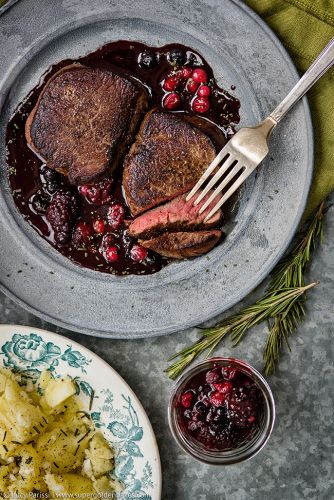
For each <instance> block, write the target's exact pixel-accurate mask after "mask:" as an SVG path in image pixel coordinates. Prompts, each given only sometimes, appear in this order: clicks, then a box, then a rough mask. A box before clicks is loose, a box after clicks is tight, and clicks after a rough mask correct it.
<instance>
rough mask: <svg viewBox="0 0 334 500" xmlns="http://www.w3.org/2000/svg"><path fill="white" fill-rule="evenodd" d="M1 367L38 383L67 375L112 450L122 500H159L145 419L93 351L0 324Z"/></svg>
mask: <svg viewBox="0 0 334 500" xmlns="http://www.w3.org/2000/svg"><path fill="white" fill-rule="evenodd" d="M0 339H1V340H0V365H2V366H5V367H7V368H11V369H14V370H17V371H20V372H21V373H22V374H23V375H26V376H27V377H30V378H32V379H37V378H38V377H39V375H40V373H41V372H42V371H43V370H50V371H52V372H54V373H55V374H59V375H60V374H62V375H70V376H71V377H72V378H73V379H74V380H75V382H76V386H77V393H78V395H79V397H80V398H82V399H83V400H84V402H86V405H87V408H88V407H89V405H90V401H91V399H92V394H93V404H92V407H91V411H90V414H91V417H92V419H93V421H94V423H95V425H96V427H97V428H100V429H101V430H102V432H103V433H104V435H105V437H106V438H107V439H108V440H109V442H110V443H111V445H112V446H113V448H114V449H115V452H116V458H115V473H116V475H117V477H118V478H119V479H120V480H121V481H122V482H123V483H124V485H125V489H124V491H123V492H122V493H119V494H118V496H117V498H118V499H121V500H135V499H136V500H159V499H160V497H161V466H160V457H159V450H158V446H157V443H156V439H155V436H154V432H153V429H152V426H151V424H150V422H149V419H148V417H147V415H146V413H145V411H144V408H143V407H142V405H141V403H140V402H139V400H138V398H137V396H136V395H135V394H134V392H133V391H132V390H131V389H130V387H129V386H128V385H127V383H126V382H125V381H124V380H123V379H122V377H120V375H118V373H117V372H116V371H115V370H114V369H113V368H111V367H110V366H109V365H108V364H107V363H106V362H105V361H103V360H102V359H101V358H99V357H98V356H97V355H96V354H94V353H93V352H92V351H89V350H88V349H86V348H85V347H82V346H81V345H80V344H78V343H76V342H73V341H71V340H70V339H67V338H65V337H62V336H60V335H57V334H55V333H51V332H48V331H46V330H40V329H38V328H32V327H27V326H18V325H0Z"/></svg>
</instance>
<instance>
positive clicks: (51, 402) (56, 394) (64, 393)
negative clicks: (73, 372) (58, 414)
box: [44, 377, 75, 408]
mask: <svg viewBox="0 0 334 500" xmlns="http://www.w3.org/2000/svg"><path fill="white" fill-rule="evenodd" d="M74 394H75V385H74V383H73V381H72V380H71V379H70V378H69V377H63V378H53V379H51V380H50V381H49V383H48V384H47V386H46V388H45V392H44V398H45V401H46V404H47V405H48V406H49V407H50V408H55V407H56V406H59V405H60V404H62V403H64V401H66V400H67V399H68V398H70V397H71V396H73V395H74Z"/></svg>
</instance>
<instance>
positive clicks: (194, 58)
mask: <svg viewBox="0 0 334 500" xmlns="http://www.w3.org/2000/svg"><path fill="white" fill-rule="evenodd" d="M187 64H189V65H190V66H198V64H199V61H198V58H197V56H195V54H193V52H190V54H188V60H187Z"/></svg>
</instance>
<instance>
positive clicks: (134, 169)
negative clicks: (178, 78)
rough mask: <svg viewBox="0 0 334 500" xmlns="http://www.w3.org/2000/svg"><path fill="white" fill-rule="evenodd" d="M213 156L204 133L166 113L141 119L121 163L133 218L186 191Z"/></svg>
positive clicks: (154, 113) (208, 140)
mask: <svg viewBox="0 0 334 500" xmlns="http://www.w3.org/2000/svg"><path fill="white" fill-rule="evenodd" d="M215 156H216V153H215V148H214V146H213V144H212V142H211V140H210V139H209V137H207V136H206V135H205V134H204V133H203V132H201V131H200V130H199V129H197V128H195V127H194V126H193V125H191V124H190V123H188V122H186V121H184V120H182V119H181V118H178V117H177V116H175V115H173V114H169V113H164V112H158V111H153V112H149V113H148V114H147V115H146V117H145V118H144V120H143V122H142V124H141V127H140V130H139V134H138V135H137V139H136V142H135V143H134V144H133V145H132V146H131V148H130V151H129V153H128V155H127V156H126V158H125V161H124V172H123V186H124V191H125V195H126V199H127V202H128V205H129V207H130V210H131V212H132V214H133V215H138V214H140V213H142V212H145V211H146V210H148V209H149V208H152V207H155V206H157V205H160V204H161V203H163V202H165V201H168V200H171V199H172V198H175V197H176V196H178V195H180V194H183V193H185V192H187V191H189V190H190V189H191V188H192V187H193V186H194V184H195V183H196V182H197V180H198V179H199V178H200V176H201V175H202V174H203V172H204V171H205V170H206V168H207V167H208V165H209V164H210V163H211V161H212V160H213V159H214V157H215Z"/></svg>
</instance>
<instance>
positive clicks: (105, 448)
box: [87, 432, 114, 478]
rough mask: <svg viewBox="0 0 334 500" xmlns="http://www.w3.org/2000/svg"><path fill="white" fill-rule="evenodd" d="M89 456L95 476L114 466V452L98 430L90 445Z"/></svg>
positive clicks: (106, 471)
mask: <svg viewBox="0 0 334 500" xmlns="http://www.w3.org/2000/svg"><path fill="white" fill-rule="evenodd" d="M87 456H88V458H89V459H90V462H91V467H92V471H93V476H94V477H96V478H98V477H100V476H103V475H104V474H107V473H108V472H110V471H111V470H112V469H113V467H114V460H113V458H114V454H113V452H112V450H111V449H110V446H109V444H108V443H107V441H106V440H105V439H104V437H103V435H102V434H101V432H97V433H96V434H95V435H94V436H93V438H92V440H91V442H90V445H89V451H88V452H87Z"/></svg>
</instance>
